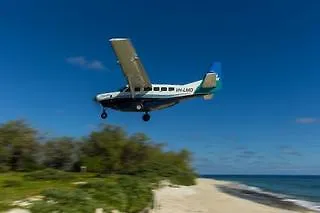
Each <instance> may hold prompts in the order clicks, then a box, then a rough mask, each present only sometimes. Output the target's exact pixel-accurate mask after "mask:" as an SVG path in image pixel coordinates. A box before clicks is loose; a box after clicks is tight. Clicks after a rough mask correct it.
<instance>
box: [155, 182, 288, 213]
mask: <svg viewBox="0 0 320 213" xmlns="http://www.w3.org/2000/svg"><path fill="white" fill-rule="evenodd" d="M226 183H227V182H223V181H216V180H212V179H202V178H200V179H197V185H195V186H181V187H180V188H172V187H164V188H161V189H159V190H157V191H155V200H156V207H155V209H154V210H153V213H186V212H203V213H204V212H205V213H242V212H243V213H292V212H293V211H288V210H283V209H278V208H273V207H269V206H266V205H262V204H258V203H255V202H253V201H249V200H245V199H241V198H238V197H235V196H231V195H228V194H225V193H222V192H220V191H218V189H217V188H216V187H215V185H216V184H226Z"/></svg>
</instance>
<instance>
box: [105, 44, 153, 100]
mask: <svg viewBox="0 0 320 213" xmlns="http://www.w3.org/2000/svg"><path fill="white" fill-rule="evenodd" d="M109 41H110V42H111V46H112V48H113V50H114V53H115V55H116V56H117V58H118V63H119V64H120V66H121V69H122V72H123V73H124V75H125V76H126V79H127V81H128V84H129V87H130V90H131V94H132V97H133V96H134V88H136V87H138V88H145V87H151V83H150V80H149V77H148V75H147V73H146V72H145V70H144V67H143V65H142V63H141V61H140V58H139V57H138V55H137V53H136V50H135V49H134V47H133V46H132V44H131V41H130V39H127V38H112V39H110V40H109Z"/></svg>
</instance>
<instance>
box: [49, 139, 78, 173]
mask: <svg viewBox="0 0 320 213" xmlns="http://www.w3.org/2000/svg"><path fill="white" fill-rule="evenodd" d="M75 145H76V144H75V142H74V140H73V139H72V138H70V137H61V138H55V139H52V140H50V141H48V142H47V143H45V144H44V145H43V154H44V158H45V159H44V162H43V164H44V165H45V166H46V167H51V168H54V169H61V170H70V169H72V164H73V163H74V162H75V161H76V160H77V159H75V157H74V153H75V150H74V148H75Z"/></svg>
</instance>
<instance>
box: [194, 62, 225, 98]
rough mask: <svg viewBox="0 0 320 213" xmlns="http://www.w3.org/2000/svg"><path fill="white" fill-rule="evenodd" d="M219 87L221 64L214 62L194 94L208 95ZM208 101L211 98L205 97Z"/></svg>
mask: <svg viewBox="0 0 320 213" xmlns="http://www.w3.org/2000/svg"><path fill="white" fill-rule="evenodd" d="M220 87H221V63H220V62H214V63H213V64H212V65H211V67H210V70H209V71H208V72H207V73H206V74H205V76H204V77H203V79H202V81H201V83H200V85H199V86H198V88H197V89H196V91H195V92H196V93H207V94H210V93H212V92H213V90H216V89H217V88H220ZM206 98H208V99H210V98H212V97H211V96H208V97H206Z"/></svg>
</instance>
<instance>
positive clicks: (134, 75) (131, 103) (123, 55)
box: [94, 38, 222, 121]
mask: <svg viewBox="0 0 320 213" xmlns="http://www.w3.org/2000/svg"><path fill="white" fill-rule="evenodd" d="M109 42H110V43H111V47H112V48H113V51H114V53H115V55H116V57H117V59H118V61H117V62H118V64H120V66H121V70H122V72H123V74H124V76H125V78H126V80H127V83H128V84H127V85H126V86H124V87H122V88H121V89H119V90H118V91H114V92H108V93H102V94H98V95H96V96H95V97H94V101H95V102H97V103H99V104H100V105H101V106H102V108H103V110H102V113H101V118H102V119H106V118H107V112H106V108H111V109H114V110H118V111H123V112H143V113H144V115H143V117H142V119H143V120H144V121H149V120H150V114H149V113H150V112H151V111H155V110H160V109H165V108H168V107H172V106H174V105H176V104H178V103H180V102H181V101H183V100H188V99H191V98H195V97H203V98H204V99H205V100H209V99H212V97H213V95H214V93H215V92H216V91H217V90H219V89H220V88H221V86H222V82H221V76H220V75H221V64H220V63H219V62H214V63H213V64H212V66H211V67H210V70H209V71H208V72H207V73H206V74H205V75H204V77H203V79H201V80H198V81H195V82H191V83H188V84H183V85H176V84H154V83H151V82H150V80H149V77H148V75H147V73H146V71H145V69H144V67H143V65H142V63H141V60H140V58H139V57H138V55H137V53H136V50H135V49H134V47H133V45H132V43H131V40H130V39H128V38H112V39H110V40H109Z"/></svg>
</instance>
